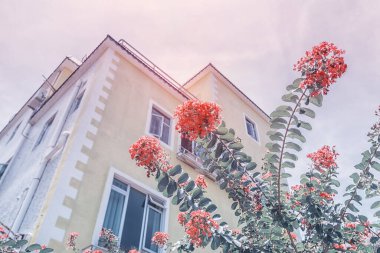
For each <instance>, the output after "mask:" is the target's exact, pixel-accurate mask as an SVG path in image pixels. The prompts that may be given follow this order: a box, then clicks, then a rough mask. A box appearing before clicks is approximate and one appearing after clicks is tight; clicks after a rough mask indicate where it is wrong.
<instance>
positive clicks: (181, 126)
mask: <svg viewBox="0 0 380 253" xmlns="http://www.w3.org/2000/svg"><path fill="white" fill-rule="evenodd" d="M220 111H221V109H220V107H219V106H218V105H217V104H215V103H210V102H200V101H196V100H189V101H186V102H185V103H183V104H182V105H179V106H178V107H177V109H176V111H175V113H174V116H175V117H177V118H178V122H177V124H176V127H175V129H176V130H177V131H178V132H179V133H181V134H182V136H183V137H185V138H188V139H189V140H196V139H197V138H198V137H200V138H204V137H205V136H206V135H207V134H209V133H211V132H212V131H215V130H216V128H217V126H218V125H219V124H220V122H221V116H220Z"/></svg>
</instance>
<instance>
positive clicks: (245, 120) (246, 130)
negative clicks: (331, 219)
mask: <svg viewBox="0 0 380 253" xmlns="http://www.w3.org/2000/svg"><path fill="white" fill-rule="evenodd" d="M243 119H244V121H243V122H244V128H245V134H246V135H247V136H248V137H249V139H251V140H254V141H255V142H256V143H257V144H259V145H261V143H260V140H261V136H260V133H259V132H260V131H259V127H258V125H257V123H256V121H255V120H252V118H251V117H249V116H248V115H247V114H245V113H243ZM247 120H248V121H250V122H251V123H253V124H254V125H255V130H256V136H257V140H256V139H255V138H253V137H252V136H250V135H249V134H248V128H247Z"/></svg>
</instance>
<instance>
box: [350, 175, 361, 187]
mask: <svg viewBox="0 0 380 253" xmlns="http://www.w3.org/2000/svg"><path fill="white" fill-rule="evenodd" d="M350 178H352V180H353V181H354V183H355V184H356V183H357V182H358V181H359V174H358V173H356V172H355V173H352V174H351V176H350Z"/></svg>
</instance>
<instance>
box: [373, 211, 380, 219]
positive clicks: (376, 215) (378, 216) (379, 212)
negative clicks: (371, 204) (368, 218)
mask: <svg viewBox="0 0 380 253" xmlns="http://www.w3.org/2000/svg"><path fill="white" fill-rule="evenodd" d="M373 216H374V217H377V218H380V210H379V211H377V212H376V213H375V214H374V215H373Z"/></svg>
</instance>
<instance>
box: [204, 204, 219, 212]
mask: <svg viewBox="0 0 380 253" xmlns="http://www.w3.org/2000/svg"><path fill="white" fill-rule="evenodd" d="M216 208H217V207H216V205H214V204H211V205H209V206H208V207H207V208H206V212H208V213H212V212H214V211H215V210H216Z"/></svg>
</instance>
